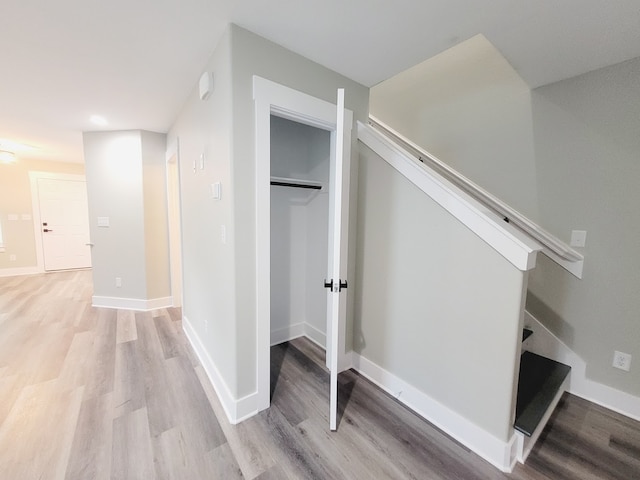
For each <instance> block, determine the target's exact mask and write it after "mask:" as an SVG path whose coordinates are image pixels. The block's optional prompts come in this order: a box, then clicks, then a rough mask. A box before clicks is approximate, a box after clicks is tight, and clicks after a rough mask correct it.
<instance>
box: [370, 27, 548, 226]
mask: <svg viewBox="0 0 640 480" xmlns="http://www.w3.org/2000/svg"><path fill="white" fill-rule="evenodd" d="M530 97H531V93H530V89H529V87H528V86H527V84H526V83H525V82H524V81H523V80H522V79H521V78H520V76H519V75H518V74H517V73H516V71H515V70H514V69H513V68H512V67H511V65H509V63H508V62H507V61H506V60H505V59H504V57H503V56H502V55H501V54H500V52H498V51H497V50H496V49H495V47H493V45H491V43H490V42H489V41H488V40H487V39H486V38H485V37H484V36H482V35H476V36H475V37H473V38H471V39H469V40H467V41H465V42H463V43H461V44H459V45H456V46H455V47H453V48H451V49H449V50H447V51H445V52H443V53H441V54H440V55H437V56H435V57H433V58H431V59H429V60H426V61H424V62H422V63H420V64H418V65H416V66H414V67H412V68H410V69H408V70H406V71H404V72H402V73H400V74H398V75H396V76H394V77H393V78H390V79H388V80H386V81H384V82H382V83H380V84H378V85H376V86H375V87H373V88H372V89H371V107H370V108H371V114H372V115H374V116H376V117H378V118H379V119H381V120H382V121H383V122H385V123H387V124H388V125H389V126H391V127H392V128H394V129H395V130H397V131H398V132H400V133H402V134H403V135H404V136H406V137H408V138H409V139H411V140H412V141H413V142H415V143H417V144H418V145H420V146H421V147H423V148H424V149H426V150H427V151H428V152H430V153H431V154H433V155H435V156H436V157H438V158H439V159H440V160H442V161H443V162H445V163H447V164H448V165H450V166H452V167H453V168H455V169H456V170H458V171H459V172H461V173H462V174H463V175H465V176H467V177H469V178H470V179H471V180H473V181H474V182H475V183H477V184H479V185H480V186H481V187H483V188H485V189H486V190H488V191H489V192H491V193H492V194H493V195H495V196H497V197H498V198H500V199H502V200H504V201H506V202H507V203H508V204H510V205H511V206H512V207H514V208H515V209H516V210H519V211H520V212H522V213H524V214H525V215H527V216H528V217H529V218H531V219H533V220H537V219H538V200H537V191H536V183H535V178H536V176H535V174H536V172H535V162H534V150H533V133H532V123H531V98H530Z"/></svg>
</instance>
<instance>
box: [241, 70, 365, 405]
mask: <svg viewBox="0 0 640 480" xmlns="http://www.w3.org/2000/svg"><path fill="white" fill-rule="evenodd" d="M253 99H254V106H255V159H256V185H255V188H256V348H257V352H256V389H257V392H256V393H257V395H256V396H257V403H258V405H257V407H258V408H257V410H258V411H261V410H264V409H266V408H269V405H270V403H271V398H270V396H271V374H270V358H271V357H270V348H271V186H270V177H271V123H270V122H271V115H272V114H273V115H276V116H278V117H282V118H285V119H287V120H292V121H294V122H298V123H302V124H305V125H309V126H312V127H316V128H320V129H322V130H327V131H329V132H331V143H332V145H335V134H336V128H337V125H336V120H337V117H336V111H337V110H336V109H337V107H336V104H333V103H331V102H327V101H326V100H322V99H319V98H316V97H313V96H311V95H308V94H306V93H303V92H300V91H298V90H294V89H292V88H289V87H285V86H284V85H280V84H278V83H275V82H272V81H270V80H267V79H265V78H262V77H259V76H257V75H254V76H253ZM345 117H346V122H347V125H352V124H353V112H351V111H350V110H345ZM331 162H332V163H333V162H335V158H334V152H333V149H332V152H331ZM347 201H348V200H347ZM341 327H343V328H344V326H341ZM343 338H344V335H343ZM328 340H329V332H327V341H328ZM343 341H344V340H343ZM345 356H346V354H345V352H344V348H341V349H339V351H338V364H339V365H343V364H344V363H345V362H344V357H345Z"/></svg>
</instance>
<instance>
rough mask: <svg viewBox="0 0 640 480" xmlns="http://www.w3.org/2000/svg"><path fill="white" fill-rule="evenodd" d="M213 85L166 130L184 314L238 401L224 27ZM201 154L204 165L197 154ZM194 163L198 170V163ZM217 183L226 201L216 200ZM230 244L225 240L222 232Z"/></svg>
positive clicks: (212, 62) (213, 63)
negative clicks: (171, 146) (176, 200)
mask: <svg viewBox="0 0 640 480" xmlns="http://www.w3.org/2000/svg"><path fill="white" fill-rule="evenodd" d="M204 71H208V72H213V75H214V90H213V92H212V94H211V96H210V97H209V98H208V99H207V100H206V101H203V100H200V98H199V94H198V79H194V88H193V90H192V92H191V94H190V95H189V98H188V99H187V101H186V103H185V105H184V106H183V108H182V110H181V112H180V114H179V115H178V118H177V120H176V122H175V123H174V125H173V126H172V128H171V129H170V131H169V134H168V142H169V143H172V142H175V141H176V139H177V138H179V144H180V149H179V164H180V165H179V168H180V182H181V184H180V196H181V220H182V268H183V274H184V277H183V279H184V283H183V315H184V316H185V317H186V318H187V319H188V320H189V322H190V324H191V325H192V327H193V329H194V330H195V333H196V335H197V336H198V338H199V340H200V342H202V344H203V346H204V348H205V349H206V351H207V354H208V355H209V357H210V358H211V360H212V361H213V363H214V364H215V366H216V368H217V369H218V371H219V372H220V375H221V376H222V378H223V379H224V381H225V383H226V384H227V386H228V387H229V390H230V392H231V393H232V395H234V396H236V398H237V384H236V379H237V372H236V364H237V360H236V348H235V345H236V322H235V280H234V279H235V271H234V234H233V217H232V205H233V186H232V177H231V162H232V150H231V122H232V110H231V91H232V86H231V38H230V32H229V31H228V30H227V31H226V32H225V34H224V35H223V36H222V38H221V39H220V41H219V42H218V45H217V47H216V49H215V51H214V52H213V54H212V56H211V58H210V59H209V61H208V62H207V64H206V65H204V66H203V72H204ZM202 154H204V156H205V162H204V169H200V155H202ZM194 162H195V164H196V169H195V171H194V169H193V165H194ZM215 182H220V183H221V186H222V189H221V190H222V198H221V199H220V200H213V199H212V198H211V184H212V183H215ZM223 226H224V227H225V228H226V235H227V241H226V243H223V242H222V237H221V229H222V227H223Z"/></svg>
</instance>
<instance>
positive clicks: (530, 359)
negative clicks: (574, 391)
mask: <svg viewBox="0 0 640 480" xmlns="http://www.w3.org/2000/svg"><path fill="white" fill-rule="evenodd" d="M570 371H571V367H570V366H568V365H564V364H562V363H559V362H556V361H555V360H551V359H549V358H546V357H541V356H540V355H536V354H535V353H531V352H524V353H523V354H522V356H521V357H520V378H519V380H518V399H517V402H516V422H515V424H514V427H515V429H516V430H518V431H519V432H522V433H524V434H525V435H528V436H531V435H533V432H534V431H535V429H536V427H537V426H538V424H539V423H540V420H542V417H543V416H544V414H545V413H546V411H547V409H548V408H549V405H551V402H553V399H554V398H555V396H556V394H557V393H558V390H559V389H560V386H561V385H562V382H564V379H565V378H567V375H569V372H570Z"/></svg>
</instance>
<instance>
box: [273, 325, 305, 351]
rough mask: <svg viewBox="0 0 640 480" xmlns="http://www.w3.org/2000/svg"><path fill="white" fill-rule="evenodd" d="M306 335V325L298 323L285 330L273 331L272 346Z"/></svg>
mask: <svg viewBox="0 0 640 480" xmlns="http://www.w3.org/2000/svg"><path fill="white" fill-rule="evenodd" d="M304 333H305V324H304V323H302V322H301V323H296V324H295V325H288V326H286V327H283V328H278V329H276V330H271V346H272V347H273V346H274V345H278V344H280V343H284V342H288V341H289V340H293V339H294V338H298V337H302V336H303V335H304Z"/></svg>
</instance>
